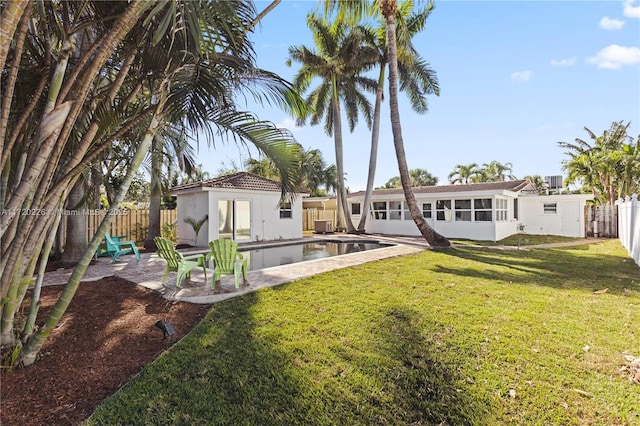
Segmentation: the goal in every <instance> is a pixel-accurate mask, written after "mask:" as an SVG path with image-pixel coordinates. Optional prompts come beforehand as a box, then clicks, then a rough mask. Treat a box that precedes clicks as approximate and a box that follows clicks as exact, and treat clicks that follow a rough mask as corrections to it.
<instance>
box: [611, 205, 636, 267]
mask: <svg viewBox="0 0 640 426" xmlns="http://www.w3.org/2000/svg"><path fill="white" fill-rule="evenodd" d="M616 206H617V207H618V223H619V226H618V229H619V231H620V242H621V243H622V245H623V246H624V247H625V248H626V249H627V251H628V252H629V255H630V256H631V257H632V258H633V260H635V262H636V263H637V264H638V266H640V201H638V194H633V195H632V196H631V197H629V196H627V197H625V199H624V200H623V199H619V200H618V201H616Z"/></svg>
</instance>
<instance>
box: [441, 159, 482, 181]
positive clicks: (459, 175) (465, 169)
mask: <svg viewBox="0 0 640 426" xmlns="http://www.w3.org/2000/svg"><path fill="white" fill-rule="evenodd" d="M478 173H480V169H478V164H476V163H471V164H468V165H464V164H456V166H455V167H454V169H453V171H452V172H451V173H449V176H447V178H448V179H449V182H450V183H452V184H456V183H469V182H471V181H472V180H473V178H474V177H475V176H477V175H478Z"/></svg>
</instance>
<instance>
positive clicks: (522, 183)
mask: <svg viewBox="0 0 640 426" xmlns="http://www.w3.org/2000/svg"><path fill="white" fill-rule="evenodd" d="M527 185H530V183H529V181H528V180H508V181H504V182H482V183H466V184H459V185H435V186H418V187H414V188H413V193H414V194H438V193H443V192H472V191H514V192H517V191H520V190H522V189H524V188H526V187H527ZM373 193H374V194H375V195H392V194H403V190H402V188H390V189H376V190H374V191H373ZM364 194H365V191H358V192H354V193H352V194H349V196H350V197H358V196H364Z"/></svg>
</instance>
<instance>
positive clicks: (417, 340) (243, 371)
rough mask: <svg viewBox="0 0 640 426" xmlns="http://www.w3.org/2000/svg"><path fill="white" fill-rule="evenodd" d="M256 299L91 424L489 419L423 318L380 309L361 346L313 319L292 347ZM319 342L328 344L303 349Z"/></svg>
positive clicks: (169, 358) (234, 305) (156, 365)
mask: <svg viewBox="0 0 640 426" xmlns="http://www.w3.org/2000/svg"><path fill="white" fill-rule="evenodd" d="M259 299H260V295H259V293H251V294H247V295H244V296H242V297H239V298H236V299H232V300H229V301H226V302H223V303H219V304H216V305H214V306H213V307H212V309H211V311H210V312H209V314H208V315H207V317H206V318H205V319H204V320H203V322H202V323H201V324H200V325H198V326H197V327H196V328H195V329H194V330H193V331H192V332H191V333H190V334H189V335H188V336H186V337H185V338H184V339H183V340H182V341H180V342H179V343H177V344H176V345H175V346H174V347H173V348H171V349H170V350H169V351H168V352H167V353H165V354H163V355H162V356H161V357H159V358H158V359H157V360H156V361H154V362H153V363H152V364H149V365H148V366H147V367H146V368H145V369H144V370H143V371H142V372H141V373H140V375H139V376H137V377H136V378H134V379H132V380H131V381H129V383H127V385H126V386H125V387H124V388H123V389H122V390H120V391H119V392H117V393H116V394H115V395H114V396H112V397H111V398H110V399H108V400H107V401H106V402H105V403H103V404H102V405H101V406H100V407H99V408H98V410H96V412H95V413H94V415H93V416H92V417H91V419H90V420H89V421H88V422H87V423H86V424H87V425H89V424H100V425H103V424H118V423H125V424H185V425H186V424H189V425H190V424H216V425H295V424H299V425H338V424H340V425H342V424H344V425H347V424H348V425H378V424H391V425H406V424H439V423H442V422H446V423H444V424H456V425H467V424H481V421H480V419H482V418H484V417H485V414H486V407H487V404H486V403H484V402H483V401H479V400H477V399H476V398H475V397H474V396H472V395H470V394H469V393H468V392H467V391H465V389H464V386H465V378H463V377H462V375H461V368H460V366H459V364H458V363H457V362H456V361H455V357H456V356H459V351H457V350H456V349H455V348H447V347H446V346H443V345H442V344H440V343H441V342H438V341H437V338H436V337H434V338H433V339H431V338H425V337H423V333H421V330H420V329H418V328H417V326H416V324H417V322H418V321H420V322H422V323H424V319H422V318H421V317H420V314H419V313H417V312H414V311H410V310H406V309H405V308H403V307H391V308H388V307H383V308H381V309H382V311H381V313H380V314H379V315H377V314H376V315H375V317H376V319H372V321H371V322H370V324H371V327H370V328H369V327H367V330H366V333H365V336H366V335H370V336H371V338H370V339H367V338H365V339H364V340H365V341H364V342H360V341H358V342H357V343H356V340H358V339H359V336H360V335H358V334H355V335H353V336H351V335H346V336H345V335H342V334H341V333H343V331H341V330H336V329H334V328H333V327H334V325H331V326H329V327H328V328H326V327H324V326H323V325H322V324H320V323H318V324H316V323H315V321H314V320H313V318H312V319H311V320H310V321H308V322H305V324H304V326H302V327H300V328H298V329H297V331H295V332H296V333H301V334H298V335H296V337H291V341H290V340H289V337H288V334H287V333H291V332H292V331H291V330H289V329H288V328H287V329H286V330H284V333H280V331H279V329H278V328H277V327H276V328H275V329H274V328H272V327H270V328H269V330H270V331H265V330H264V329H263V328H262V327H261V325H263V324H270V323H272V322H274V321H279V320H280V319H281V317H278V316H277V315H279V314H280V311H279V310H278V309H274V313H273V314H269V313H266V314H265V312H264V311H261V315H259V316H256V315H255V312H253V307H254V305H255V304H256V303H258V300H259ZM271 315H272V316H271ZM440 328H442V327H440V326H439V325H438V324H432V325H431V326H430V327H429V330H427V333H429V332H430V330H431V329H433V330H436V329H438V330H439V329H440ZM258 330H260V331H258ZM298 336H301V337H302V339H298ZM316 338H318V339H319V340H320V341H324V340H325V339H326V345H325V346H317V342H316V346H312V347H311V348H307V347H306V346H305V344H304V340H305V339H316ZM352 338H353V339H356V340H354V341H351V339H352ZM374 342H375V343H374ZM379 342H384V343H383V344H382V345H380V344H379ZM289 345H293V347H290V346H289ZM309 351H311V352H310V353H309ZM316 351H319V352H320V353H317V352H316ZM467 384H468V383H467Z"/></svg>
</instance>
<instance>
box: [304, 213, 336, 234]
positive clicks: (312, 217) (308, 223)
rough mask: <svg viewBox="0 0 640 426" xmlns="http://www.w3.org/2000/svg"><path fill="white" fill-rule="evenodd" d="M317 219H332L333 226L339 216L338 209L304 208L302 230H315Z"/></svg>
mask: <svg viewBox="0 0 640 426" xmlns="http://www.w3.org/2000/svg"><path fill="white" fill-rule="evenodd" d="M316 220H330V221H331V224H332V226H333V227H335V226H336V223H337V217H336V210H318V209H304V210H302V230H304V231H308V230H310V229H311V230H313V229H315V228H314V226H313V225H314V222H315V221H316Z"/></svg>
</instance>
